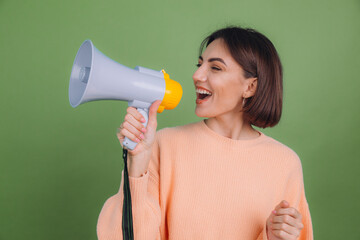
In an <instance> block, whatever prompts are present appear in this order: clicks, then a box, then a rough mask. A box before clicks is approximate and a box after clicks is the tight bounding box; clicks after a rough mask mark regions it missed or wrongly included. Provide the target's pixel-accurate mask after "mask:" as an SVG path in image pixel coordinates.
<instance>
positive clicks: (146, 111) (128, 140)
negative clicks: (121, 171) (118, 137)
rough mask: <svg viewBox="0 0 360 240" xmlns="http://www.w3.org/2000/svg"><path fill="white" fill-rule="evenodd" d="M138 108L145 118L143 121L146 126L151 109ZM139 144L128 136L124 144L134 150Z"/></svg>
mask: <svg viewBox="0 0 360 240" xmlns="http://www.w3.org/2000/svg"><path fill="white" fill-rule="evenodd" d="M137 110H138V112H139V113H141V115H143V117H144V118H145V122H144V123H143V125H144V127H145V128H146V126H147V123H148V120H149V116H148V114H149V109H147V108H137ZM137 144H138V143H137V142H134V141H131V140H130V139H129V138H127V137H125V139H124V142H123V146H124V147H126V148H127V149H130V150H134V148H135V147H136V145H137Z"/></svg>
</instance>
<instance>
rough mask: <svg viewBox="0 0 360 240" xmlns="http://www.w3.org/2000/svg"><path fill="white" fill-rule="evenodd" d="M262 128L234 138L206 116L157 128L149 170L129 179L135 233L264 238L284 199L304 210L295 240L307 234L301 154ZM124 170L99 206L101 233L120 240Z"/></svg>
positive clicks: (143, 238) (104, 239)
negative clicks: (209, 124)
mask: <svg viewBox="0 0 360 240" xmlns="http://www.w3.org/2000/svg"><path fill="white" fill-rule="evenodd" d="M260 134H261V135H260V136H259V137H258V138H256V139H252V140H233V139H230V138H226V137H223V136H221V135H219V134H217V133H215V132H214V131H212V130H211V129H209V128H208V127H207V126H206V124H205V123H204V122H203V121H200V122H197V123H192V124H188V125H185V126H179V127H174V128H165V129H162V130H159V131H158V132H157V134H156V141H155V144H154V148H153V155H152V158H151V160H150V163H149V168H148V170H147V171H146V172H145V173H144V174H143V175H142V176H141V177H138V178H134V177H130V179H129V182H130V191H131V198H132V208H133V226H134V237H135V239H136V240H147V239H149V240H155V239H162V240H165V239H171V240H178V239H179V240H180V239H186V240H187V239H197V240H199V239H206V240H212V239H216V240H218V239H229V240H231V239H241V240H248V239H249V240H253V239H254V240H255V239H258V240H260V239H262V240H265V239H267V236H266V220H267V218H268V217H269V215H270V214H271V211H272V210H273V209H274V208H275V206H276V205H277V204H278V203H279V202H280V201H281V200H284V199H285V200H287V201H288V202H289V203H290V205H291V207H295V208H296V209H298V211H299V212H300V213H301V214H302V216H303V224H304V228H303V230H302V231H301V236H300V238H299V239H300V240H305V239H306V240H312V239H313V232H312V223H311V217H310V212H309V207H308V203H307V201H306V197H305V190H304V184H303V174H302V166H301V162H300V159H299V157H298V156H297V155H296V153H295V152H294V151H293V150H291V149H290V148H288V147H287V146H285V145H283V144H282V143H280V142H278V141H276V140H274V139H273V138H271V137H269V136H266V135H265V134H264V133H262V132H260ZM123 174H124V173H123V171H122V178H121V183H120V189H119V192H118V193H117V194H115V195H114V196H112V197H110V198H109V199H108V200H107V201H106V202H105V204H104V206H103V208H102V210H101V213H100V216H99V219H98V224H97V234H98V239H99V240H110V239H111V240H115V239H122V206H123V176H124V175H123Z"/></svg>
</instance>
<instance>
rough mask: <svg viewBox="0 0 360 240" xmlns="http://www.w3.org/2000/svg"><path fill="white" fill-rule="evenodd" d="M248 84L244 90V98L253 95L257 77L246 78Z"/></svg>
mask: <svg viewBox="0 0 360 240" xmlns="http://www.w3.org/2000/svg"><path fill="white" fill-rule="evenodd" d="M247 80H248V85H247V88H246V90H245V92H244V98H249V97H252V96H254V95H255V92H256V88H257V78H248V79H247Z"/></svg>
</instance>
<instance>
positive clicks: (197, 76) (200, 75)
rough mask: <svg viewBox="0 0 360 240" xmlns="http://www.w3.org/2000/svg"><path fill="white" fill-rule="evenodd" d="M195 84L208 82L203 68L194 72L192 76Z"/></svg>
mask: <svg viewBox="0 0 360 240" xmlns="http://www.w3.org/2000/svg"><path fill="white" fill-rule="evenodd" d="M192 78H193V80H194V84H195V83H196V82H198V81H201V82H205V81H206V80H207V74H206V71H205V69H204V68H202V67H201V66H200V67H199V68H198V69H197V70H196V71H195V72H194V74H193V76H192Z"/></svg>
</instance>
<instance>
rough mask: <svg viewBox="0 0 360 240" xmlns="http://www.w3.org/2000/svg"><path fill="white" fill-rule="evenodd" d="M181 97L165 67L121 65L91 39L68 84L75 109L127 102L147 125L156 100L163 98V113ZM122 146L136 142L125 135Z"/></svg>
mask: <svg viewBox="0 0 360 240" xmlns="http://www.w3.org/2000/svg"><path fill="white" fill-rule="evenodd" d="M181 96H182V88H181V85H180V84H179V83H178V82H176V81H174V80H172V79H170V77H169V74H167V73H166V72H165V71H164V70H161V71H156V70H152V69H149V68H145V67H140V66H136V67H135V68H134V69H132V68H129V67H126V66H124V65H121V64H119V63H117V62H115V61H114V60H112V59H110V58H108V57H107V56H105V55H104V54H103V53H102V52H100V51H99V50H98V49H96V47H95V46H94V45H93V43H92V42H91V40H85V41H84V42H83V43H82V44H81V46H80V48H79V50H78V52H77V54H76V57H75V60H74V64H73V67H72V70H71V75H70V84H69V100H70V105H71V106H72V107H74V108H75V107H77V106H78V105H80V104H82V103H85V102H89V101H96V100H120V101H127V102H128V105H129V106H131V107H135V108H137V110H138V111H139V112H140V113H141V114H142V115H143V117H144V118H145V120H146V122H145V123H143V125H144V126H145V127H146V125H147V122H148V118H149V117H148V114H149V107H150V105H151V104H152V103H153V102H154V101H156V100H162V102H161V104H160V106H159V108H158V112H159V113H161V112H162V111H163V110H164V109H173V108H175V107H176V106H177V105H178V104H179V102H180V100H181ZM123 145H124V146H125V147H126V148H128V149H131V150H133V149H134V148H135V147H136V145H137V143H136V142H133V141H131V140H130V139H128V138H125V139H124V142H123Z"/></svg>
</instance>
